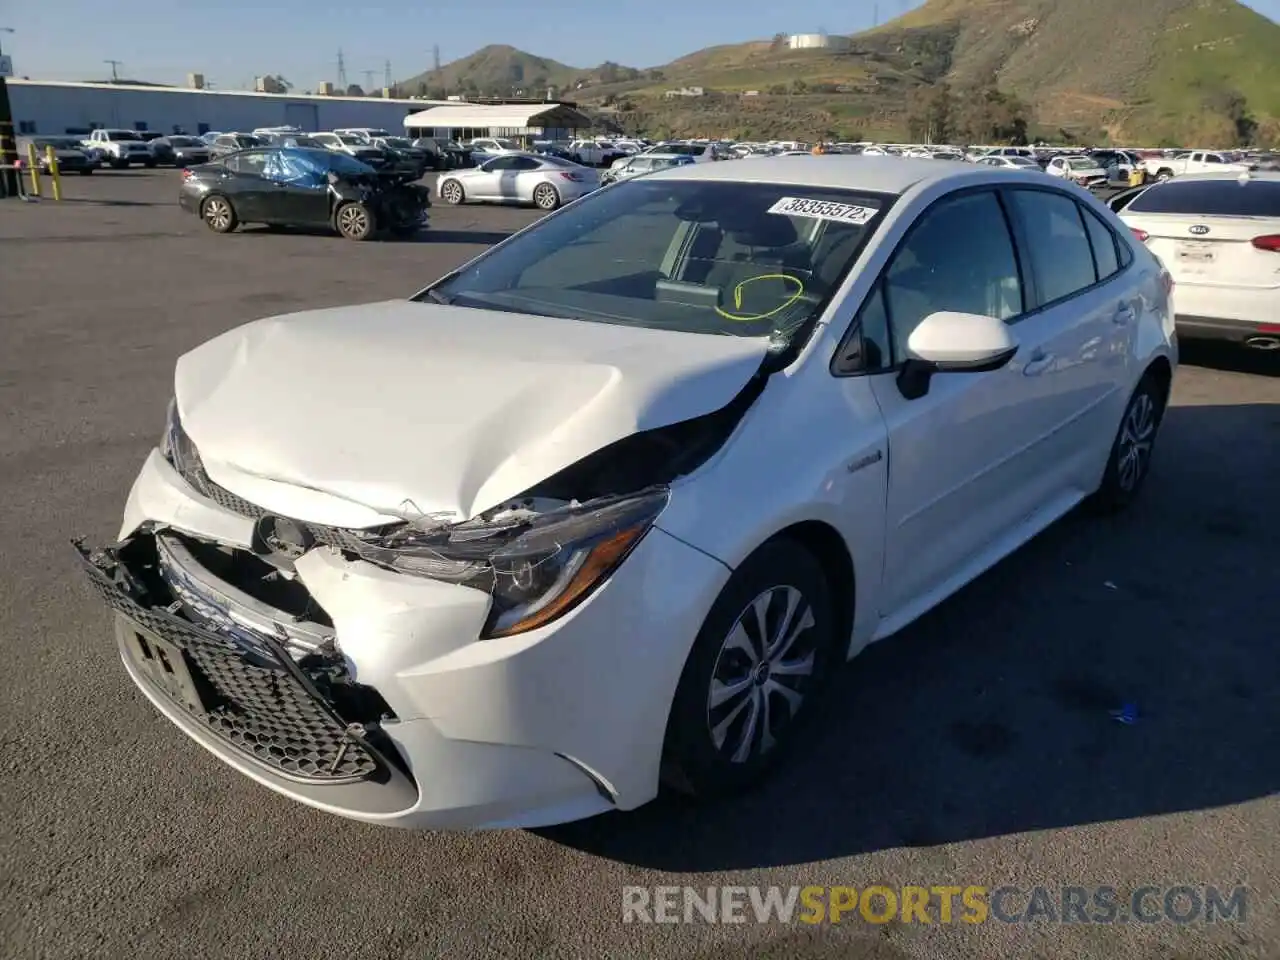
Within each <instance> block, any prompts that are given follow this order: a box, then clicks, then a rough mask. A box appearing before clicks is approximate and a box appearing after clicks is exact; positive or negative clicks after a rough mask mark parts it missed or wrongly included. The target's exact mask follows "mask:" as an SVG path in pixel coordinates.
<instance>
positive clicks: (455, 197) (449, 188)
mask: <svg viewBox="0 0 1280 960" xmlns="http://www.w3.org/2000/svg"><path fill="white" fill-rule="evenodd" d="M440 199H441V200H443V201H444V202H445V203H447V204H449V206H451V207H456V206H458V205H460V204H461V203H463V202H464V201H465V200H466V199H467V192H466V191H465V190H464V189H463V188H462V184H460V183H459V182H458V181H457V180H452V179H450V180H446V181H445V182H444V183H442V184H440Z"/></svg>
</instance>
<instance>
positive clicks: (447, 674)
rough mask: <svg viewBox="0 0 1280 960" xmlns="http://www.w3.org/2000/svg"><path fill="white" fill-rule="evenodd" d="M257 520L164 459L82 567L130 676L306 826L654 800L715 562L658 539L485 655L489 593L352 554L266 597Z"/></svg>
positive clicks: (446, 821) (293, 566)
mask: <svg viewBox="0 0 1280 960" xmlns="http://www.w3.org/2000/svg"><path fill="white" fill-rule="evenodd" d="M247 511H248V507H247V505H245V504H240V503H220V502H217V501H215V500H213V499H210V498H208V497H205V496H204V495H202V494H200V493H197V492H196V491H195V490H193V489H192V488H191V487H190V486H188V485H187V484H186V483H184V481H183V479H182V478H181V477H180V476H179V475H178V474H177V473H176V471H174V469H173V468H172V466H171V465H170V464H169V463H168V462H167V461H166V460H165V459H164V458H163V457H162V456H161V455H160V454H159V452H158V451H155V452H153V453H152V455H151V456H150V457H149V458H148V460H147V463H146V465H145V466H144V468H143V471H142V473H141V474H140V476H139V477H138V480H137V481H136V482H135V484H134V488H133V490H132V491H131V493H130V497H129V503H128V506H127V508H126V513H125V522H124V526H123V528H122V531H121V540H120V542H119V543H117V544H116V545H114V546H112V547H110V548H107V549H103V550H93V551H91V550H86V549H84V548H83V547H81V548H80V558H81V564H82V566H83V568H84V571H85V573H86V575H87V576H88V578H89V580H90V581H91V583H92V584H93V585H94V587H95V588H96V590H97V592H98V593H99V594H100V595H101V596H102V597H103V599H105V600H106V602H107V604H108V605H109V606H110V607H111V608H112V609H113V610H114V611H115V614H116V634H117V640H118V643H119V646H120V655H121V658H122V660H123V662H124V664H125V667H126V669H127V671H128V673H129V675H130V677H131V678H132V679H133V680H134V682H135V683H136V684H137V685H138V687H139V688H140V689H141V690H142V691H143V692H144V693H145V694H146V696H147V697H148V699H150V700H151V702H152V703H153V704H154V705H155V706H156V707H157V708H158V709H159V710H160V711H161V712H162V713H163V714H164V715H165V716H167V717H168V718H169V719H170V720H172V721H173V722H174V723H175V724H176V725H177V726H178V727H180V728H181V729H182V730H183V731H184V732H185V733H186V734H187V735H188V736H190V737H191V738H192V739H194V740H196V741H197V742H198V743H200V744H201V745H202V746H203V747H205V748H206V749H207V750H209V751H211V752H212V753H214V754H215V755H217V756H218V757H219V758H220V759H222V760H223V761H224V762H226V763H227V764H229V765H230V766H232V767H234V768H235V769H237V770H239V771H240V772H242V773H244V774H246V775H247V776H250V777H252V778H253V779H254V780H256V781H257V782H259V783H261V784H263V785H265V786H267V787H269V788H271V789H273V790H275V791H277V792H280V793H282V794H285V795H287V796H289V797H291V798H293V799H295V800H298V801H300V802H303V803H306V804H308V805H311V806H313V807H317V808H320V809H323V810H327V811H329V812H332V813H336V814H339V815H342V816H346V817H351V818H354V819H359V820H364V821H367V822H374V823H379V824H386V825H392V826H403V827H413V828H489V827H530V826H540V825H546V824H552V823H560V822H565V821H568V820H573V819H578V818H581V817H584V816H590V815H592V814H595V813H599V812H603V811H606V810H610V809H631V808H633V807H636V806H639V805H640V804H642V803H645V802H647V801H648V800H650V799H652V797H653V796H654V795H656V793H657V788H658V769H659V764H660V759H661V750H662V740H663V735H664V731H665V724H666V719H667V712H668V709H669V706H670V701H671V696H672V694H673V692H674V689H675V685H676V682H677V680H678V677H679V672H680V669H681V668H682V666H683V661H684V656H685V654H686V653H687V650H688V644H689V643H690V641H691V638H692V637H693V636H694V635H695V634H696V632H697V630H698V628H699V626H700V625H701V620H702V618H703V616H704V615H705V611H706V609H707V607H708V605H709V604H710V602H711V600H712V599H713V598H714V597H715V595H716V594H717V593H718V591H719V590H720V588H721V586H722V585H723V583H724V581H725V579H726V578H727V576H728V571H727V569H726V568H724V567H723V565H721V564H719V563H718V562H716V561H714V560H712V559H711V558H709V557H707V556H706V555H705V554H702V553H700V552H698V551H696V550H694V549H693V548H690V547H688V546H686V545H685V544H683V543H682V542H680V541H679V540H676V539H675V538H673V537H670V536H668V535H666V534H665V533H663V532H662V531H660V530H658V529H656V528H655V529H654V530H653V531H651V534H650V535H649V536H647V537H645V538H644V539H643V540H642V541H641V543H640V544H639V546H638V547H637V548H636V549H635V551H634V553H633V554H632V555H631V556H630V557H629V558H628V560H627V561H626V563H624V564H623V566H622V567H621V568H620V569H619V570H618V571H617V572H616V573H615V574H614V576H613V577H612V578H611V579H610V580H609V581H608V582H606V583H604V584H603V585H602V586H601V587H600V588H599V589H598V590H597V591H596V592H595V594H594V595H592V596H591V597H590V598H589V599H588V600H586V601H585V602H583V603H582V604H581V605H580V606H579V607H577V608H576V609H574V610H572V611H570V612H569V613H567V614H566V615H564V616H563V617H561V618H560V619H559V620H557V621H556V622H555V623H553V624H549V625H547V626H545V627H542V628H539V629H536V630H531V631H529V632H526V633H522V634H520V635H517V636H512V637H504V638H494V639H487V640H481V639H480V636H481V633H482V631H483V628H484V624H485V621H486V617H487V614H488V611H489V606H490V600H489V597H488V596H486V595H485V594H484V593H482V592H480V591H477V590H474V589H470V588H467V587H463V586H459V585H456V584H450V583H442V582H439V581H435V580H431V579H429V578H425V577H415V576H409V575H405V574H402V573H397V572H395V571H392V570H388V569H385V568H383V567H380V566H378V565H376V564H372V563H369V562H368V561H366V560H364V559H361V558H359V557H357V556H354V555H353V554H352V553H351V552H350V551H344V550H343V549H342V548H341V546H340V545H335V544H326V543H320V544H317V545H316V546H314V547H313V548H311V549H310V550H308V551H307V552H306V553H305V554H304V555H303V556H301V557H298V558H296V559H294V560H293V561H291V562H290V563H289V564H286V566H289V567H290V569H289V570H288V571H287V573H288V576H286V577H284V578H283V579H282V580H280V582H278V583H276V584H275V586H273V587H272V588H271V589H270V590H264V589H263V587H262V582H263V581H264V580H270V579H272V578H271V573H270V570H269V569H266V567H265V564H266V562H267V561H265V560H264V559H263V558H262V557H260V556H258V555H257V554H256V553H255V552H254V550H253V549H252V538H253V529H254V523H253V521H252V519H251V518H249V517H246V516H245V515H244V513H245V512H247ZM277 579H278V580H279V579H280V578H277ZM655 601H660V605H659V604H658V603H655Z"/></svg>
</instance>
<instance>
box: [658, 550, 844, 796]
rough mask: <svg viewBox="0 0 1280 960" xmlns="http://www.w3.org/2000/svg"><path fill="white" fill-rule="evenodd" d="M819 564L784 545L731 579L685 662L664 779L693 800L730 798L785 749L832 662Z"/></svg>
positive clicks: (828, 600) (832, 637)
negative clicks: (722, 796)
mask: <svg viewBox="0 0 1280 960" xmlns="http://www.w3.org/2000/svg"><path fill="white" fill-rule="evenodd" d="M837 640H838V637H837V629H836V617H835V608H834V605H833V600H832V596H831V588H830V585H829V583H828V581H827V578H826V575H825V574H824V573H823V569H822V565H821V564H820V563H819V562H818V560H817V558H815V557H814V555H813V554H812V553H810V552H809V551H808V550H807V549H805V548H804V547H803V546H801V545H800V544H798V543H796V542H795V541H792V540H789V539H785V538H784V539H778V540H774V541H771V542H770V543H767V544H765V545H764V546H763V547H761V548H760V549H759V550H757V551H756V552H755V553H754V554H752V555H751V556H750V557H749V558H748V559H747V560H746V561H745V562H744V563H742V564H741V565H740V566H739V567H738V569H737V570H735V571H734V573H733V576H731V577H730V578H729V582H728V583H727V584H726V585H725V587H724V589H723V590H722V591H721V593H720V596H719V597H718V598H717V599H716V602H715V603H714V604H713V605H712V607H711V611H710V612H709V613H708V614H707V618H706V620H705V621H704V622H703V625H702V629H701V630H700V631H699V632H698V636H697V639H696V640H695V641H694V644H693V649H692V650H691V652H690V653H689V658H688V660H687V661H686V662H685V666H684V671H683V672H682V673H681V675H680V681H679V684H678V686H677V688H676V694H675V698H674V700H673V701H672V705H671V713H670V716H669V719H668V721H667V732H666V739H665V742H664V745H663V765H662V766H663V780H664V782H665V783H666V784H667V785H668V786H671V787H673V788H675V789H677V790H680V791H681V792H683V793H687V794H691V795H693V796H695V797H708V796H719V795H725V794H731V793H735V792H738V791H739V790H741V789H743V788H745V787H747V786H748V785H750V784H751V783H753V782H754V781H756V780H758V779H759V778H760V777H761V776H763V775H764V774H765V773H766V772H767V771H768V770H769V769H770V768H771V767H772V766H773V765H774V764H775V763H776V762H777V761H778V760H780V759H781V758H782V757H783V756H784V755H785V753H786V752H787V750H788V749H789V748H790V747H791V745H792V744H793V742H794V741H795V739H796V735H797V733H799V731H800V724H799V723H798V721H799V720H801V719H803V717H804V716H805V715H806V709H807V707H808V705H809V703H810V702H811V701H812V700H813V699H814V698H815V697H816V696H817V694H818V693H819V692H820V690H821V688H822V686H823V683H824V681H825V680H826V679H827V678H828V676H829V675H830V673H831V670H832V667H833V666H834V665H835V663H836V661H837V657H836V653H837Z"/></svg>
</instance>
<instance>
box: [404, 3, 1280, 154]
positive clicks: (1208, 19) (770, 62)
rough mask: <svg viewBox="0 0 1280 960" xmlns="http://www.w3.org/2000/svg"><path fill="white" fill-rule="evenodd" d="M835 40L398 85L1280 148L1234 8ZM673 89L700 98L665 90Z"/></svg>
mask: <svg viewBox="0 0 1280 960" xmlns="http://www.w3.org/2000/svg"><path fill="white" fill-rule="evenodd" d="M847 46H848V49H834V48H833V49H816V50H792V49H789V48H788V46H787V43H786V37H785V36H784V35H777V36H774V37H772V38H769V39H762V40H753V41H747V42H745V43H738V44H718V45H715V46H711V47H706V48H703V49H701V50H696V51H693V52H691V53H689V54H686V55H684V56H682V57H678V58H676V59H675V60H672V61H671V62H670V63H667V64H662V65H659V66H656V67H648V68H635V67H628V66H624V65H621V64H617V63H610V62H606V63H602V64H600V65H598V66H595V67H576V66H572V65H569V64H564V63H560V62H559V61H555V60H551V59H548V58H544V57H538V56H535V55H533V54H530V53H527V52H525V51H522V50H518V49H516V48H515V47H511V46H507V45H496V44H495V45H490V46H487V47H484V48H482V49H481V50H478V51H476V52H475V53H473V54H471V55H469V56H467V57H463V58H460V59H458V60H455V61H452V62H450V63H447V64H444V65H443V66H442V67H441V69H440V71H439V72H436V71H427V72H426V73H423V74H419V75H418V76H417V77H413V78H411V79H410V80H409V81H406V82H405V83H403V84H401V89H402V90H404V91H405V92H408V93H410V94H415V93H416V94H419V95H424V94H425V95H439V96H443V95H446V94H456V93H468V94H472V95H490V96H508V95H512V94H514V93H516V92H517V91H519V92H520V93H522V94H523V95H525V96H537V97H542V96H546V95H548V93H550V94H551V95H552V96H557V97H560V98H563V99H570V100H577V101H580V102H582V103H584V104H585V105H587V106H591V107H599V108H603V109H605V110H607V111H611V112H613V113H616V114H617V117H616V118H615V119H619V120H621V121H624V124H623V125H624V126H625V125H631V126H635V125H637V124H638V123H641V122H649V123H657V124H659V125H660V126H663V127H664V129H666V130H667V132H669V133H671V134H681V133H682V134H703V135H729V136H742V135H747V134H749V133H750V132H751V131H752V130H757V129H759V130H765V129H774V128H777V129H781V128H782V127H784V126H785V125H786V123H787V122H788V121H789V120H790V121H795V120H796V119H797V118H799V117H801V116H803V117H804V118H805V119H804V124H805V126H806V131H807V133H806V134H805V135H809V136H816V135H820V134H821V133H822V132H825V130H826V128H831V129H833V130H836V131H840V130H844V131H847V132H852V130H853V129H854V128H856V129H857V130H858V131H860V132H862V133H864V134H867V135H872V134H875V135H877V136H888V135H890V134H893V133H896V134H899V135H902V134H904V133H905V132H906V128H907V127H908V126H909V125H910V124H911V122H912V121H911V117H910V116H909V104H910V103H911V102H912V101H913V99H919V98H920V97H921V96H927V95H928V94H929V93H930V92H931V91H935V90H937V89H938V88H940V85H942V84H946V85H947V87H948V88H950V89H952V90H955V91H961V92H964V91H979V90H985V89H991V88H994V89H998V90H999V91H1001V93H1003V94H1005V95H1008V96H1009V97H1011V98H1016V100H1017V101H1018V102H1020V103H1021V104H1025V111H1026V112H1027V113H1028V114H1029V116H1028V117H1027V119H1028V121H1030V124H1031V126H1032V127H1034V128H1036V129H1037V130H1039V131H1049V132H1050V133H1053V132H1056V131H1061V132H1062V133H1063V134H1064V135H1067V134H1071V135H1080V136H1089V137H1092V138H1094V139H1103V138H1106V137H1108V136H1109V137H1111V138H1112V139H1126V140H1130V141H1138V140H1148V141H1150V142H1152V143H1154V142H1156V141H1169V142H1182V143H1207V142H1213V143H1221V144H1223V145H1226V144H1228V143H1233V142H1235V141H1245V140H1248V139H1262V140H1268V139H1269V138H1270V139H1274V140H1276V141H1280V68H1277V66H1276V64H1277V63H1278V62H1280V24H1277V23H1275V22H1274V21H1272V20H1270V19H1269V18H1267V17H1265V16H1263V15H1262V14H1260V13H1258V12H1257V11H1255V10H1253V9H1252V8H1249V7H1246V6H1244V5H1243V4H1241V3H1238V2H1236V0H1146V3H1145V4H1144V6H1143V7H1142V8H1141V9H1137V8H1135V9H1133V10H1129V9H1126V8H1124V7H1123V6H1121V5H1117V4H1115V3H1114V2H1112V0H928V2H926V3H925V4H924V5H922V6H920V7H918V8H916V9H914V10H912V11H910V12H908V13H906V14H904V15H903V16H901V17H898V18H896V19H894V20H891V21H889V22H887V23H885V24H882V25H881V26H879V27H876V28H874V29H872V30H867V31H863V32H860V33H855V34H852V35H849V36H848V38H847ZM686 87H702V88H704V89H705V90H706V91H707V96H704V97H697V96H690V97H684V96H678V97H677V96H666V94H667V93H668V91H674V90H679V89H681V88H686ZM626 121H629V124H628V122H626ZM679 128H687V129H679ZM817 128H823V129H822V130H819V129H817ZM794 135H801V134H799V133H797V134H794Z"/></svg>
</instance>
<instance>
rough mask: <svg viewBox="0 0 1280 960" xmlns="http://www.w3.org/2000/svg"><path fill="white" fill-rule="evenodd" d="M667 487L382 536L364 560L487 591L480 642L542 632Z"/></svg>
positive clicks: (654, 512) (588, 587)
mask: <svg viewBox="0 0 1280 960" xmlns="http://www.w3.org/2000/svg"><path fill="white" fill-rule="evenodd" d="M667 499H668V493H667V490H666V488H665V487H664V488H654V489H650V490H646V491H642V492H640V493H637V494H634V495H630V496H625V497H609V498H602V499H599V500H593V501H589V502H587V503H584V504H577V505H573V506H568V507H563V508H561V509H558V510H553V511H550V512H547V513H543V514H533V515H532V516H530V515H527V514H521V513H519V512H518V511H516V512H511V513H509V514H508V516H507V517H505V518H504V517H503V516H502V515H497V516H496V517H495V518H490V519H486V518H484V517H480V518H477V519H475V520H470V521H466V522H464V523H460V524H456V525H454V526H451V527H447V528H444V529H437V530H429V531H421V532H420V531H416V530H414V529H413V528H412V527H406V528H401V530H399V531H397V532H395V533H392V534H390V535H388V536H386V537H385V538H384V539H383V540H382V541H381V543H379V545H378V546H377V547H375V548H372V549H370V550H368V554H367V556H368V558H369V559H375V560H377V561H378V562H381V563H383V564H385V565H387V566H389V567H391V568H392V569H394V570H401V571H403V572H405V573H414V574H418V575H420V576H427V577H432V578H433V579H437V580H446V581H449V582H451V583H459V584H464V585H466V586H471V587H476V588H479V589H483V590H486V591H487V592H488V593H489V594H490V595H491V596H492V597H493V609H492V612H491V613H490V615H489V622H488V624H487V625H486V627H485V632H484V636H485V637H509V636H513V635H514V634H518V633H524V632H526V631H528V630H535V629H537V628H538V627H541V626H545V625H546V624H548V623H550V622H551V621H553V620H555V619H556V618H557V617H560V616H561V615H563V614H565V613H567V612H568V611H569V610H571V609H572V608H573V607H575V606H577V604H578V603H580V602H581V601H583V600H585V599H586V598H587V597H588V596H589V595H590V594H591V592H592V591H593V590H595V588H596V587H598V586H599V585H600V584H601V583H603V582H604V581H605V580H606V579H608V577H609V575H610V574H612V573H613V571H614V570H616V569H617V568H618V565H619V564H620V563H622V561H623V560H625V559H626V557H627V555H628V554H630V552H631V551H632V550H633V549H634V548H635V546H636V544H638V543H639V542H640V540H641V538H643V537H644V535H645V533H647V532H648V530H649V528H650V527H651V526H652V525H653V522H654V520H656V519H657V517H658V514H659V513H661V512H662V509H663V508H664V507H665V506H666V505H667Z"/></svg>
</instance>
